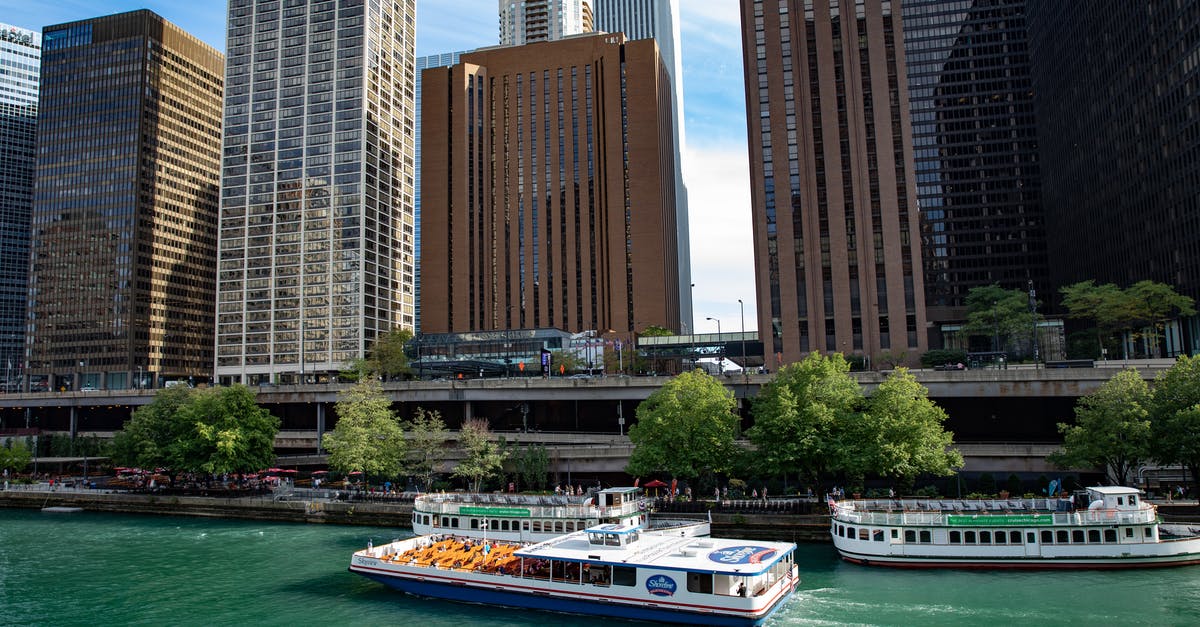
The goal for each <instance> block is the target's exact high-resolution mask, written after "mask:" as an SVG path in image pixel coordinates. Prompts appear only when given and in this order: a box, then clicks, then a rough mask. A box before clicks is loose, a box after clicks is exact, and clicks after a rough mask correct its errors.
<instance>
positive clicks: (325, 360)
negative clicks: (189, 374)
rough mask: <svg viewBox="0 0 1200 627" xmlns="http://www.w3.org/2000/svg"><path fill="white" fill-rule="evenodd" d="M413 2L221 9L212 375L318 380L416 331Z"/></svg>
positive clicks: (262, 2)
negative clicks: (223, 62)
mask: <svg viewBox="0 0 1200 627" xmlns="http://www.w3.org/2000/svg"><path fill="white" fill-rule="evenodd" d="M415 4H416V3H415V0H405V1H403V2H395V3H383V4H379V3H372V2H366V1H365V0H345V1H343V2H337V3H332V2H303V1H302V2H293V3H287V6H283V7H281V6H280V3H279V2H277V1H274V0H231V1H230V3H229V30H228V45H227V50H228V65H227V70H226V74H227V77H228V83H227V86H226V90H225V135H224V148H223V150H224V154H223V170H222V177H221V190H222V199H221V224H220V228H221V232H220V265H219V266H218V287H217V295H218V302H217V347H216V350H217V356H216V372H217V375H218V377H219V379H220V380H221V381H222V382H226V381H229V382H235V381H236V382H243V383H260V382H268V381H269V382H277V383H297V382H302V381H313V380H320V379H322V378H323V377H326V376H328V375H329V373H332V372H335V371H338V370H341V369H343V368H345V367H346V365H347V363H349V362H350V361H351V360H353V359H356V358H360V357H362V356H364V355H365V354H366V352H367V351H368V350H369V349H370V347H371V344H372V342H373V341H374V340H375V338H376V337H378V336H379V335H381V334H384V333H387V332H390V331H392V330H393V329H397V328H404V329H412V328H413V325H414V322H415V302H414V295H413V290H414V281H415V279H414V273H415V266H416V258H415V246H416V225H415V224H414V217H413V204H414V201H413V177H414V171H415V163H414V159H415V156H414V150H415V141H414V139H413V118H414V115H415V111H414V99H415V94H414V90H415V88H416V86H415V79H414V75H413V74H414V67H415V65H416V58H415V52H414V51H415V47H414V35H415V33H414V26H413V25H414V23H415V13H414V11H415V9H416V7H415Z"/></svg>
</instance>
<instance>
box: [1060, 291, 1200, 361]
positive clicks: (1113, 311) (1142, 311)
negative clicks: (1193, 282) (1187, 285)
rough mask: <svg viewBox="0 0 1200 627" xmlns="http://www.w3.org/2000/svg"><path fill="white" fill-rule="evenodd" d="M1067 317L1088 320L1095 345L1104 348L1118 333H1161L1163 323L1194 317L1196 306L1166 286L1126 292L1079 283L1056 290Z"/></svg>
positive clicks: (1188, 298)
mask: <svg viewBox="0 0 1200 627" xmlns="http://www.w3.org/2000/svg"><path fill="white" fill-rule="evenodd" d="M1059 292H1060V293H1061V294H1062V295H1063V300H1062V304H1063V307H1065V308H1066V309H1067V312H1068V313H1067V316H1068V317H1069V318H1073V319H1077V320H1091V321H1092V323H1093V324H1094V325H1095V329H1096V341H1097V343H1098V344H1099V345H1100V346H1105V345H1106V344H1107V343H1108V340H1109V339H1110V338H1111V337H1112V335H1113V334H1114V333H1116V332H1118V331H1130V332H1133V331H1136V330H1138V329H1142V328H1151V329H1154V330H1155V331H1156V332H1161V331H1162V329H1163V327H1164V326H1165V325H1166V323H1167V322H1168V321H1170V320H1172V319H1174V318H1177V317H1180V316H1191V315H1195V313H1196V308H1195V302H1194V301H1193V300H1192V299H1191V298H1190V297H1188V296H1183V295H1181V294H1179V293H1178V292H1176V291H1175V289H1174V288H1172V287H1171V286H1169V285H1165V284H1163V283H1156V282H1154V281H1138V282H1137V283H1135V284H1133V285H1132V286H1130V287H1129V288H1128V289H1124V290H1122V289H1121V288H1119V287H1117V286H1116V285H1113V284H1112V283H1105V284H1103V285H1096V283H1095V282H1094V281H1081V282H1079V283H1075V284H1073V285H1068V286H1065V287H1063V288H1061V289H1060V290H1059Z"/></svg>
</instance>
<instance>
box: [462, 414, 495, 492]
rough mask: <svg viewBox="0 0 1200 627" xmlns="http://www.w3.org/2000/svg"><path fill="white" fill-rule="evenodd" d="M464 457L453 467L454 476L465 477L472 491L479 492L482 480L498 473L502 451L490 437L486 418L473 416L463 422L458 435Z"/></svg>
mask: <svg viewBox="0 0 1200 627" xmlns="http://www.w3.org/2000/svg"><path fill="white" fill-rule="evenodd" d="M458 444H459V447H461V448H462V450H463V454H464V458H463V460H462V461H460V462H459V463H458V466H457V467H455V469H454V476H455V477H461V478H463V479H466V480H467V481H468V482H470V484H471V491H472V492H479V490H480V487H481V486H482V485H483V482H484V481H486V480H488V479H491V478H492V477H495V476H497V475H499V474H500V471H501V469H502V468H503V466H504V453H503V451H502V450H501V448H500V445H499V443H497V442H496V441H495V440H493V439H492V431H491V429H490V428H489V427H488V423H487V421H486V420H483V419H479V418H475V419H472V420H468V421H466V422H464V423H463V426H462V430H461V431H460V432H459V437H458Z"/></svg>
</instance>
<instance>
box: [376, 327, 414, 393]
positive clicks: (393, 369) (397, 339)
mask: <svg viewBox="0 0 1200 627" xmlns="http://www.w3.org/2000/svg"><path fill="white" fill-rule="evenodd" d="M412 339H413V334H412V331H410V330H409V329H392V330H391V331H390V332H388V333H385V334H383V335H381V336H379V337H378V338H376V339H375V344H374V345H372V346H371V353H370V355H369V356H368V358H367V361H368V363H369V366H370V368H371V370H372V371H373V372H375V373H377V374H380V375H382V376H383V377H384V378H385V379H387V380H389V381H391V380H395V379H397V378H401V377H404V378H407V377H411V376H412V368H411V367H409V364H408V354H407V353H405V352H404V349H405V347H406V346H407V344H408V343H409V342H411V341H412Z"/></svg>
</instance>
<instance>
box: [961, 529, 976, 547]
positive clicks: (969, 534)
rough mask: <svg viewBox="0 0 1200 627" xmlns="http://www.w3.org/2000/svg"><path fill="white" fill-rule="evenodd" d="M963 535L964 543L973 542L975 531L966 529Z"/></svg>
mask: <svg viewBox="0 0 1200 627" xmlns="http://www.w3.org/2000/svg"><path fill="white" fill-rule="evenodd" d="M963 536H964V537H963V541H964V543H965V544H975V532H974V531H968V532H966V533H964V534H963Z"/></svg>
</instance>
